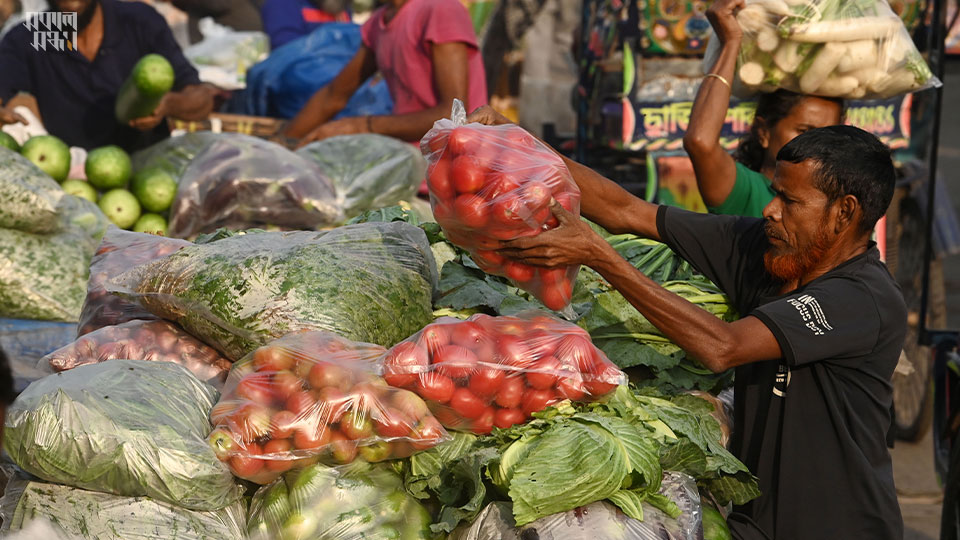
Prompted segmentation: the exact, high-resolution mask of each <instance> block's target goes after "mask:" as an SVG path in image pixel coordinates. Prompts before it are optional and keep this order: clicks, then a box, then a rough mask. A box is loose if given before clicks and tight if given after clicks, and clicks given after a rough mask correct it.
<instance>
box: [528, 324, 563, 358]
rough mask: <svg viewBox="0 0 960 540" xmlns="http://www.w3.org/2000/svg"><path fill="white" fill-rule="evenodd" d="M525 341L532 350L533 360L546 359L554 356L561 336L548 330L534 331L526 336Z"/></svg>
mask: <svg viewBox="0 0 960 540" xmlns="http://www.w3.org/2000/svg"><path fill="white" fill-rule="evenodd" d="M523 341H524V342H525V343H526V344H527V348H528V349H530V356H531V357H532V358H545V357H547V356H553V351H555V350H557V343H559V342H560V336H558V335H556V334H555V333H553V332H550V331H548V330H539V329H533V330H531V331H529V332H527V333H526V334H524V337H523Z"/></svg>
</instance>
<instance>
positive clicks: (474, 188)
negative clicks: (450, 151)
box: [451, 155, 487, 193]
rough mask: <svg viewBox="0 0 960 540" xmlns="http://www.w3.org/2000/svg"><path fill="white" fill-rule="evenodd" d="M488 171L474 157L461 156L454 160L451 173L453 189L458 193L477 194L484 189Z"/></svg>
mask: <svg viewBox="0 0 960 540" xmlns="http://www.w3.org/2000/svg"><path fill="white" fill-rule="evenodd" d="M486 174H487V172H486V170H485V169H484V167H483V165H481V164H480V162H479V161H477V159H476V158H475V157H473V156H469V155H466V156H459V157H457V158H456V159H454V160H453V171H452V173H451V176H452V180H453V187H454V189H456V190H457V192H458V193H476V192H478V191H480V188H481V187H483V182H484V180H485V178H486Z"/></svg>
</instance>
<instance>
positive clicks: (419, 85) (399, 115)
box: [286, 0, 487, 145]
mask: <svg viewBox="0 0 960 540" xmlns="http://www.w3.org/2000/svg"><path fill="white" fill-rule="evenodd" d="M362 35H363V46H361V47H360V50H359V51H357V54H356V56H354V57H353V59H352V60H351V61H350V63H349V64H347V66H346V67H345V68H343V70H342V71H341V72H340V74H339V75H337V77H336V78H335V79H334V80H333V81H332V82H331V83H330V84H328V85H327V86H325V87H323V88H321V89H320V90H318V91H317V92H316V93H315V94H314V95H313V97H311V98H310V101H308V102H307V104H306V105H305V106H304V107H303V109H302V110H301V111H300V112H299V113H298V114H297V116H295V117H294V118H293V119H292V120H291V121H290V123H289V124H288V126H287V129H286V135H287V136H289V137H293V138H299V139H300V144H301V145H304V144H307V143H309V142H311V141H317V140H320V139H325V138H327V137H332V136H334V135H348V134H353V133H380V134H383V135H389V136H392V137H396V138H398V139H403V140H406V141H418V140H419V139H420V138H421V137H423V135H424V134H425V133H426V132H427V131H429V130H430V128H431V127H432V126H433V123H434V122H435V121H437V120H438V119H440V118H444V117H447V116H449V115H450V107H451V106H452V104H453V100H454V98H457V99H460V100H461V101H463V102H464V104H465V105H466V106H467V110H468V111H472V110H474V109H476V108H477V107H480V106H481V105H484V104H486V102H487V87H486V77H485V75H484V71H483V61H482V59H481V55H480V51H479V50H478V48H477V36H476V34H475V33H474V31H473V24H472V23H471V21H470V15H469V14H468V13H467V10H466V8H464V7H463V5H462V4H461V3H460V2H459V0H387V3H386V5H384V6H383V7H380V8H379V9H377V10H376V11H374V12H373V15H372V16H371V17H370V19H369V20H368V21H367V22H366V24H364V25H363V30H362ZM377 71H379V72H380V73H381V74H382V75H383V78H384V80H385V81H386V83H387V88H388V89H389V90H390V95H391V97H392V98H393V103H394V109H393V114H391V115H389V116H361V117H354V118H342V119H340V120H334V121H329V120H330V119H331V118H333V117H334V116H335V115H336V114H337V113H338V112H339V111H340V110H341V109H343V108H344V107H345V106H346V104H347V101H348V100H349V99H350V96H352V95H353V93H354V92H355V91H356V90H357V88H359V87H360V85H361V84H363V82H364V81H366V80H367V79H368V78H369V77H370V76H372V75H373V74H374V73H376V72H377Z"/></svg>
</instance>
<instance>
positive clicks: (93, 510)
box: [0, 476, 246, 540]
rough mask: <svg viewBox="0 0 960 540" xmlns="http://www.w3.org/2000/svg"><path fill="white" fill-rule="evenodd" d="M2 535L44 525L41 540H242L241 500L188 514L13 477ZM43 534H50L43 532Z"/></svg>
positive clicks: (3, 504)
mask: <svg viewBox="0 0 960 540" xmlns="http://www.w3.org/2000/svg"><path fill="white" fill-rule="evenodd" d="M0 515H2V517H3V530H2V532H3V533H4V535H5V536H6V535H11V534H15V533H17V532H21V533H26V532H28V531H31V530H34V529H32V527H35V526H37V525H38V523H37V522H38V521H42V522H46V524H47V525H48V526H49V527H50V530H52V531H54V533H53V534H55V535H57V536H53V537H50V536H46V535H45V536H43V537H42V538H43V540H55V539H60V538H62V539H63V540H78V539H84V540H207V539H210V538H217V539H219V540H243V539H244V538H246V533H245V526H246V523H245V519H246V512H245V509H244V505H243V503H242V502H241V501H237V502H235V503H233V504H231V505H229V506H227V507H225V508H222V509H220V510H213V511H205V512H201V511H193V510H186V509H184V508H179V507H177V506H172V505H170V504H167V503H164V502H159V501H155V500H153V499H149V498H147V497H121V496H118V495H111V494H109V493H99V492H96V491H87V490H83V489H77V488H73V487H69V486H62V485H58V484H48V483H45V482H36V481H32V480H29V479H28V478H27V477H26V476H14V477H12V478H11V479H10V481H9V482H8V483H7V487H6V490H5V492H4V495H3V498H2V499H0ZM44 534H50V533H49V532H48V531H45V533H44Z"/></svg>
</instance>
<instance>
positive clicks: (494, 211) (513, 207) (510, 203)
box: [489, 193, 532, 227]
mask: <svg viewBox="0 0 960 540" xmlns="http://www.w3.org/2000/svg"><path fill="white" fill-rule="evenodd" d="M489 213H490V215H491V216H493V220H494V221H495V222H497V223H499V224H501V225H504V226H507V227H521V226H523V225H524V220H525V219H528V218H530V217H532V213H531V212H530V210H529V209H528V208H527V206H526V205H524V204H523V199H520V198H518V197H517V196H516V195H513V194H509V193H508V194H506V195H501V196H500V197H499V198H497V199H496V200H495V201H493V204H491V205H490V210H489Z"/></svg>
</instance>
